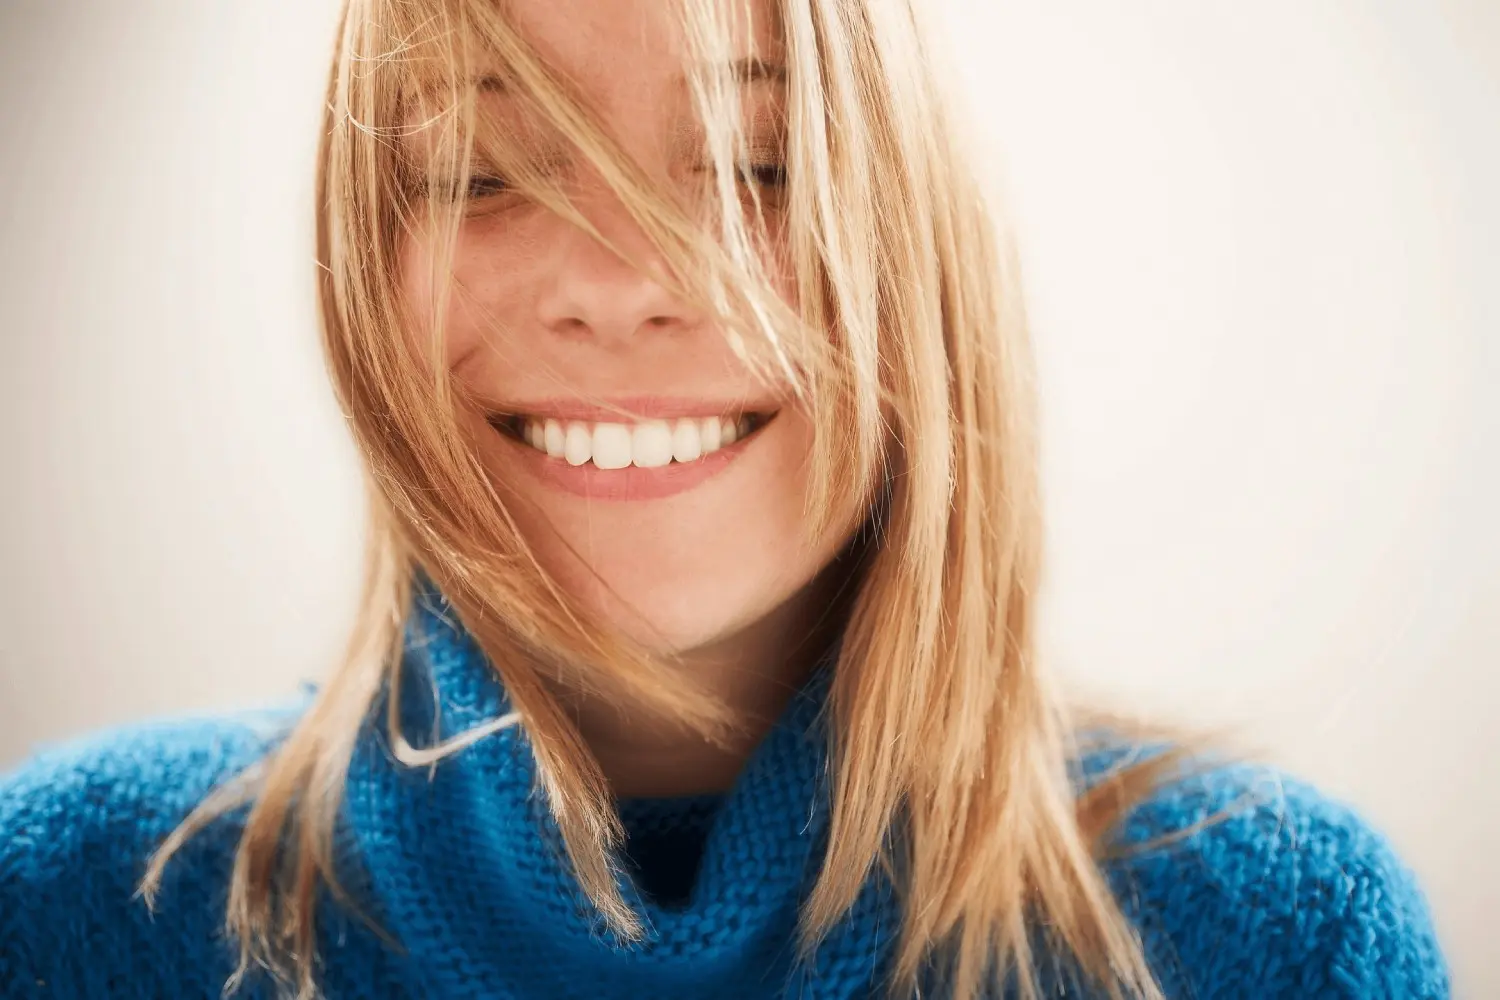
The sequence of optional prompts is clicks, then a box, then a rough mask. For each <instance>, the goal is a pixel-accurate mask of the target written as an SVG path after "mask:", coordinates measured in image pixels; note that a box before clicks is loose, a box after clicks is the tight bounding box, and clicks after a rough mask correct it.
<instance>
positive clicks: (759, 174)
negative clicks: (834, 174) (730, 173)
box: [468, 163, 787, 201]
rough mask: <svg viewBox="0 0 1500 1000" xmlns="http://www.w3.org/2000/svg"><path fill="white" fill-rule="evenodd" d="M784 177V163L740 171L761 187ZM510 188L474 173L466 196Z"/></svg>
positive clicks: (501, 181)
mask: <svg viewBox="0 0 1500 1000" xmlns="http://www.w3.org/2000/svg"><path fill="white" fill-rule="evenodd" d="M786 179H787V178H786V164H785V163H752V164H750V165H749V167H748V168H747V169H745V170H742V171H740V182H741V183H744V184H754V185H756V186H757V187H762V188H783V187H786ZM510 189H511V188H510V184H509V182H507V181H506V180H505V179H504V178H501V177H493V176H490V175H487V174H474V175H473V176H472V177H470V178H469V191H468V197H469V198H470V199H471V200H475V201H477V200H479V199H482V198H490V197H494V196H496V195H501V194H505V193H506V192H508V191H509V190H510Z"/></svg>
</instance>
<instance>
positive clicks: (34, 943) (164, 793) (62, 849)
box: [0, 700, 302, 996]
mask: <svg viewBox="0 0 1500 1000" xmlns="http://www.w3.org/2000/svg"><path fill="white" fill-rule="evenodd" d="M301 704H302V703H301V701H300V700H295V701H294V700H289V701H287V702H286V703H284V704H281V705H273V706H267V707H264V708H258V709H253V710H242V711H236V712H229V713H223V714H219V715H212V716H201V717H178V718H168V719H158V720H154V721H149V722H141V723H134V724H131V725H125V726H117V727H113V728H110V729H105V730H100V731H97V732H94V733H91V734H88V735H86V736H83V737H79V738H74V739H70V740H66V741H62V742H57V743H53V744H50V745H47V746H43V747H39V748H36V749H35V750H33V752H32V753H31V754H30V756H28V757H27V758H26V759H24V760H23V761H22V762H21V763H20V764H19V765H17V766H15V767H13V768H12V769H11V770H10V771H9V772H7V773H4V774H3V775H0V942H3V947H0V995H5V996H13V995H14V996H21V995H32V993H33V992H35V993H37V995H105V994H106V993H107V994H108V995H115V993H111V992H109V990H108V988H107V987H108V984H107V983H106V982H104V981H102V980H101V981H99V982H95V977H97V976H99V975H104V974H105V971H106V970H110V969H113V970H116V972H117V973H119V974H121V975H124V974H125V973H124V972H121V971H120V970H133V971H131V972H130V975H132V976H135V977H136V978H135V980H134V981H135V983H136V987H135V988H141V989H144V988H146V987H145V986H144V983H145V982H146V981H147V980H148V979H149V975H150V974H154V973H150V974H147V975H145V976H144V977H143V976H142V975H141V974H142V973H143V972H145V970H144V968H139V969H137V968H134V967H135V966H136V965H138V964H143V963H144V962H145V961H146V959H145V958H144V957H143V958H142V959H141V961H140V962H139V963H138V962H137V961H135V960H134V959H132V958H128V956H131V955H132V954H138V955H141V956H148V955H149V956H151V957H152V958H153V959H163V960H164V959H166V958H167V953H163V954H160V955H155V954H154V953H153V952H152V950H151V949H150V948H146V947H144V944H145V942H148V941H150V942H153V947H154V943H156V942H162V941H166V940H171V939H172V938H175V939H176V940H177V941H178V942H179V944H181V945H183V948H179V949H178V951H177V952H176V954H175V957H176V958H177V959H179V960H180V959H181V958H183V957H184V956H185V955H191V954H196V953H197V952H196V951H195V950H193V949H191V948H187V947H186V945H187V942H189V941H191V940H197V941H199V942H200V944H202V945H204V946H205V947H207V946H208V945H209V943H210V942H211V940H212V939H213V938H214V936H215V935H216V934H217V930H216V929H217V928H218V927H219V926H220V925H221V923H222V914H223V910H222V893H223V889H224V886H225V885H227V872H228V868H229V864H230V862H231V860H232V855H233V849H234V846H235V844H236V843H237V840H238V836H237V834H238V830H237V824H235V823H232V822H228V821H226V822H221V823H218V824H215V825H213V826H211V827H210V828H209V829H208V830H205V831H203V832H202V833H201V834H200V835H199V836H197V837H195V838H194V839H193V840H192V841H190V842H189V845H188V846H187V847H186V848H184V850H183V851H182V852H181V853H180V854H179V855H178V857H177V858H175V859H174V861H173V862H172V864H171V865H169V866H168V869H167V878H166V880H165V881H164V882H163V885H162V894H161V898H160V899H159V901H158V907H157V911H156V912H155V913H153V912H152V911H151V910H149V909H148V908H147V907H146V905H145V903H144V901H142V900H141V898H140V897H139V896H138V894H137V892H136V890H137V887H138V885H139V882H140V879H141V877H142V876H143V875H144V873H145V870H146V866H147V864H148V862H149V859H150V856H151V854H152V852H153V851H155V850H156V848H157V847H159V846H160V844H161V843H162V841H163V840H164V839H165V838H166V837H167V836H168V835H169V834H170V833H171V832H172V830H173V829H175V828H176V827H177V825H178V824H179V823H180V822H181V821H182V820H183V819H184V818H186V816H187V815H188V813H190V812H191V811H192V809H193V808H194V807H195V806H197V805H198V804H199V803H200V802H201V801H202V800H203V799H204V797H205V796H207V795H208V794H209V793H210V792H212V791H213V790H214V789H215V788H216V787H218V786H219V785H220V784H221V783H222V782H224V781H226V780H228V779H229V778H232V777H233V776H235V775H236V774H238V773H240V772H241V771H243V770H244V769H245V768H247V767H249V766H251V765H253V764H254V763H256V762H257V761H258V760H260V759H261V758H262V757H263V756H264V755H265V754H266V753H267V752H268V751H270V750H271V749H273V748H274V746H275V745H276V744H277V743H278V742H279V740H280V738H281V737H282V736H283V735H284V734H285V732H286V731H287V730H288V729H289V728H290V726H291V724H292V723H293V722H294V721H295V719H296V717H297V715H298V714H300V708H301ZM178 967H180V965H179V966H178ZM43 983H45V984H51V991H50V992H48V991H42V990H41V989H40V988H39V987H38V986H37V984H43ZM64 984H67V985H64ZM93 988H97V989H101V990H104V991H105V992H104V993H98V994H94V993H89V992H88V989H93ZM69 989H74V990H75V993H73V994H68V993H67V990H69ZM7 990H10V992H7ZM58 990H61V991H62V992H57V991H58ZM119 995H125V994H124V993H121V994H119ZM131 995H133V994H131Z"/></svg>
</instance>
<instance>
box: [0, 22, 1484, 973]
mask: <svg viewBox="0 0 1500 1000" xmlns="http://www.w3.org/2000/svg"><path fill="white" fill-rule="evenodd" d="M946 12H947V13H948V14H949V15H950V16H951V17H952V19H953V20H955V21H956V22H957V24H958V27H959V29H960V30H958V31H957V32H955V33H954V34H955V40H954V44H953V47H952V48H953V53H954V58H955V59H956V66H957V68H958V71H959V73H960V74H961V76H962V77H963V78H964V79H965V80H967V82H968V83H969V84H970V91H971V97H970V100H971V103H972V105H973V110H974V112H975V115H976V119H977V120H978V122H979V123H980V126H981V127H980V128H979V129H977V130H976V142H979V143H981V144H982V147H983V148H984V149H986V150H987V152H986V155H985V163H986V164H987V167H988V168H989V169H991V170H992V171H993V172H994V174H995V176H996V177H997V178H999V177H1003V178H1004V180H1005V183H1006V186H1007V188H1008V190H1009V193H1010V198H1011V204H1012V207H1013V215H1014V222H1015V225H1016V228H1017V230H1018V232H1019V234H1020V240H1021V246H1022V252H1023V260H1024V266H1025V275H1026V285H1027V292H1028V295H1029V301H1030V306H1031V312H1032V316H1033V319H1034V328H1035V334H1036V340H1037V350H1038V357H1039V364H1040V371H1041V379H1042V397H1043V403H1044V447H1045V456H1046V457H1045V462H1046V490H1047V499H1048V505H1049V510H1050V513H1051V526H1050V528H1051V535H1050V545H1051V550H1050V563H1049V575H1048V579H1047V586H1046V590H1045V592H1044V594H1043V599H1044V600H1043V611H1042V625H1043V630H1044V634H1045V636H1046V638H1047V648H1048V649H1049V651H1050V652H1051V653H1052V655H1053V656H1054V657H1055V658H1056V659H1057V660H1058V662H1059V663H1060V664H1061V665H1062V667H1063V668H1064V669H1065V671H1066V672H1067V675H1068V676H1069V678H1070V679H1071V680H1072V682H1073V683H1075V684H1076V685H1077V686H1078V687H1079V688H1080V689H1081V690H1083V691H1085V692H1088V693H1091V694H1093V695H1095V696H1098V697H1107V698H1111V699H1115V700H1117V701H1118V702H1119V703H1121V704H1124V705H1127V706H1133V707H1137V708H1142V709H1150V710H1155V711H1157V712H1159V713H1163V714H1166V715H1168V716H1169V717H1175V718H1182V719H1188V720H1196V721H1200V722H1204V723H1215V724H1217V723H1224V724H1232V725H1235V726H1237V732H1238V733H1240V734H1241V736H1242V737H1243V739H1244V740H1245V741H1246V742H1248V743H1250V744H1252V745H1259V746H1263V747H1265V748H1267V749H1268V751H1269V752H1270V753H1271V755H1272V756H1273V757H1274V758H1275V759H1277V760H1279V761H1282V762H1284V763H1286V764H1287V765H1289V766H1290V767H1292V768H1293V769H1294V770H1296V771H1298V772H1300V773H1302V774H1304V775H1307V776H1309V777H1311V778H1312V779H1314V780H1315V781H1317V782H1319V783H1320V784H1322V785H1323V786H1324V787H1326V788H1327V789H1329V790H1330V791H1331V792H1334V793H1336V794H1338V795H1340V796H1343V797H1346V798H1348V799H1350V800H1352V801H1354V802H1355V803H1356V804H1358V805H1359V806H1360V807H1361V808H1363V809H1364V810H1365V811H1366V812H1367V813H1368V814H1369V815H1370V816H1371V817H1372V818H1373V819H1374V820H1375V821H1376V822H1377V823H1378V824H1379V825H1380V826H1381V827H1382V828H1383V829H1385V830H1386V831H1387V832H1388V833H1389V834H1390V835H1391V837H1392V838H1393V839H1394V840H1395V841H1396V843H1397V845H1398V846H1399V847H1400V849H1401V850H1402V851H1403V853H1404V854H1405V856H1406V857H1407V858H1408V859H1409V860H1410V861H1411V863H1412V864H1413V866H1414V867H1415V868H1416V869H1417V871H1418V873H1419V874H1420V876H1421V877H1422V879H1423V881H1424V884H1425V886H1426V888H1427V891H1428V894H1429V896H1430V897H1431V899H1432V901H1433V904H1434V908H1435V911H1436V915H1437V919H1438V924H1439V929H1440V932H1441V934H1442V935H1443V938H1444V940H1445V942H1446V944H1447V947H1448V949H1449V951H1450V954H1451V956H1452V958H1453V961H1454V964H1455V967H1456V970H1457V974H1458V983H1459V987H1460V992H1461V993H1462V994H1463V995H1468V996H1489V995H1500V957H1497V953H1496V951H1495V950H1494V948H1493V947H1491V946H1490V944H1489V938H1490V934H1489V933H1488V925H1489V924H1490V923H1491V922H1492V921H1493V913H1494V912H1495V910H1496V908H1497V907H1500V894H1497V883H1500V864H1497V861H1496V860H1495V854H1494V851H1493V846H1492V845H1493V844H1494V843H1496V842H1497V840H1500V822H1497V811H1500V809H1497V806H1500V801H1497V800H1500V793H1497V790H1496V785H1497V784H1500V780H1497V779H1500V775H1497V773H1496V770H1497V769H1496V766H1495V761H1496V751H1497V748H1500V738H1497V736H1496V729H1497V727H1496V725H1495V723H1494V718H1495V709H1496V701H1497V697H1496V690H1497V689H1496V681H1495V680H1494V677H1493V675H1494V673H1495V671H1496V668H1497V666H1500V532H1497V530H1496V527H1495V519H1496V517H1497V516H1500V402H1497V400H1500V237H1497V235H1496V234H1497V232H1500V193H1497V181H1496V179H1497V178H1500V5H1496V4H1494V3H1492V2H1489V0H1451V2H1447V3H1432V2H1430V0H1401V2H1398V0H1358V2H1356V0H1344V2H1338V0H1296V2H1293V0H1267V2H1260V3H1256V4H1244V3H1238V2H1227V0H1213V2H1207V0H1174V2H1145V0H1142V2H1137V3H1132V4H1117V3H1111V2H1107V0H1089V2H1084V0H1066V2H1064V0H1005V2H999V3H996V2H993V0H949V2H948V3H947V5H946ZM334 16H335V11H334V9H333V5H332V4H331V3H330V2H328V0H318V2H311V0H281V2H274V3H273V2H267V0H260V2H257V3H255V4H202V3H198V4H189V3H167V2H164V0H155V2H146V0H137V2H134V3H131V4H104V3H83V2H78V0H74V2H52V3H47V4H43V3H40V2H34V3H25V2H23V3H17V4H8V5H6V7H5V8H4V10H3V11H0V137H3V138H0V336H3V338H4V341H3V343H4V354H3V361H0V447H3V449H4V454H3V468H4V470H5V471H4V481H3V486H4V489H3V491H0V765H4V764H9V763H13V762H14V761H16V760H17V759H19V757H20V756H21V755H22V754H23V753H24V752H25V751H26V750H27V749H28V748H30V747H32V746H34V745H35V744H37V743H38V742H41V741H45V740H50V739H54V738H58V737H62V736H66V735H71V734H74V733H78V732H81V731H84V730H87V729H91V728H95V727H99V726H102V725H106V724H111V723H116V722H122V721H127V720H131V719H137V718H141V717H144V716H149V715H161V714H167V713H174V712H180V711H187V710H199V709H215V708H222V707H230V706H235V705H240V704H246V703H249V702H254V701H257V700H263V699H269V698H274V697H279V696H281V695H283V694H285V693H287V692H289V691H290V690H291V689H293V688H294V687H295V685H296V683H297V682H298V680H299V679H302V678H314V679H315V678H317V677H319V676H321V674H322V672H323V670H324V668H325V667H326V665H327V664H329V663H330V662H331V661H332V659H333V658H334V656H335V655H336V654H337V651H338V649H339V645H340V642H341V640H342V638H343V635H344V631H345V629H346V627H347V624H348V620H349V615H350V613H351V610H352V607H353V598H354V587H355V584H356V580H357V571H358V558H359V550H360V533H361V517H362V515H361V508H360V497H359V488H358V480H357V471H356V462H355V457H354V455H353V452H352V449H351V447H350V444H349V442H348V441H347V439H346V436H345V433H344V430H343V427H342V424H341V419H340V416H339V414H338V412H337V408H336V406H335V405H334V403H333V400H332V397H331V395H330V393H329V391H328V389H327V386H326V383H325V379H324V375H323V372H322V368H321V361H320V358H319V355H318V351H317V344H316V324H315V316H314V311H313V310H314V301H313V294H312V290H313V252H312V246H311V236H312V226H311V202H312V196H311V184H312V167H313V153H314V147H315V143H316V139H317V132H318V127H319V110H320V105H321V100H322V87H323V78H324V73H325V60H326V59H327V57H328V54H329V51H330V44H331V38H332V30H333V23H334Z"/></svg>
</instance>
